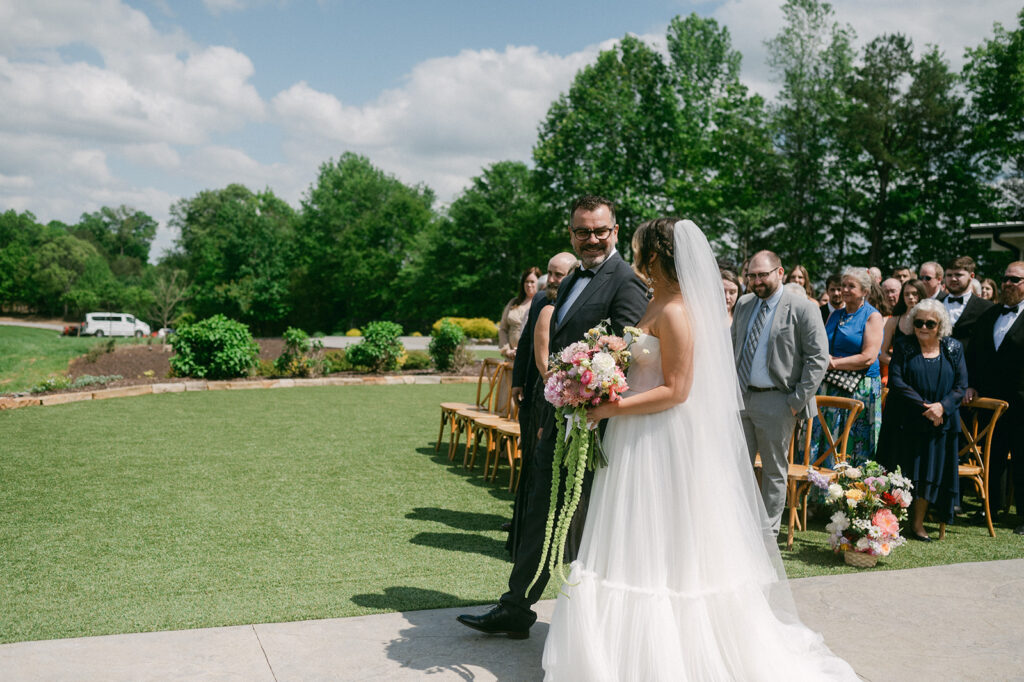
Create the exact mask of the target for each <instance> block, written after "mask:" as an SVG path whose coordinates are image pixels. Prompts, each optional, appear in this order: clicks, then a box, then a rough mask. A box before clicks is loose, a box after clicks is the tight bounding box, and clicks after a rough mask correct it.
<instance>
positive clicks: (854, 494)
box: [846, 488, 864, 502]
mask: <svg viewBox="0 0 1024 682" xmlns="http://www.w3.org/2000/svg"><path fill="white" fill-rule="evenodd" d="M846 499H848V500H853V501H854V502H860V501H861V500H863V499H864V491H863V490H859V489H857V488H850V489H849V490H847V491H846Z"/></svg>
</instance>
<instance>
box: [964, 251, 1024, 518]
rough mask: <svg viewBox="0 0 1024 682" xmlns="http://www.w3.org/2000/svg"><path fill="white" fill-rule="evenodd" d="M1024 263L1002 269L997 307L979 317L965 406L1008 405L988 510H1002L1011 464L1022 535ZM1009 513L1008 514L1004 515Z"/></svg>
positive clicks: (996, 437) (995, 440)
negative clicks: (978, 400) (983, 401)
mask: <svg viewBox="0 0 1024 682" xmlns="http://www.w3.org/2000/svg"><path fill="white" fill-rule="evenodd" d="M1022 312H1024V261H1014V262H1013V263H1010V264H1009V265H1008V266H1006V272H1005V273H1004V275H1003V281H1002V288H1001V290H1000V294H999V304H997V305H993V306H991V307H990V308H988V309H987V310H986V311H985V312H983V313H982V314H981V317H979V318H978V321H977V323H976V324H975V325H974V333H973V334H972V335H971V345H970V346H969V347H968V349H967V381H968V383H969V384H970V388H968V389H967V394H966V395H965V396H964V401H970V400H973V399H974V398H975V396H979V395H980V396H982V397H985V398H998V399H999V400H1005V401H1006V402H1007V403H1009V404H1010V407H1009V409H1008V410H1007V411H1006V413H1005V414H1003V416H1002V417H1000V418H999V421H998V422H997V423H996V430H995V433H994V434H993V437H992V450H991V455H990V459H989V479H988V480H989V505H990V508H991V509H992V513H993V515H997V514H998V513H999V511H1000V510H1002V508H1003V506H1004V504H1005V502H1006V496H1005V493H1004V490H1003V485H1002V482H1001V479H1002V476H1003V473H1004V472H1005V471H1006V467H1007V461H1006V459H1007V455H1008V454H1009V455H1010V458H1011V459H1012V462H1011V463H1010V465H1011V467H1012V479H1011V480H1012V481H1013V488H1014V499H1015V500H1016V505H1017V515H1018V517H1020V522H1021V523H1020V525H1018V526H1017V528H1016V529H1015V530H1014V532H1015V533H1016V534H1017V535H1024V321H1022V320H1024V315H1022V314H1021V313H1022ZM1006 511H1007V512H1009V509H1007V510H1006Z"/></svg>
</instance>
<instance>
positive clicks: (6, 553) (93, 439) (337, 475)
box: [0, 384, 1021, 642]
mask: <svg viewBox="0 0 1024 682" xmlns="http://www.w3.org/2000/svg"><path fill="white" fill-rule="evenodd" d="M473 391H474V387H473V386H472V385H471V384H454V385H453V384H448V385H439V386H438V385H435V386H346V387H318V388H301V389H284V390H276V391H238V392H195V393H180V394H166V395H154V396H145V397H140V398H131V399H122V400H105V401H98V402H86V403H75V404H72V405H62V406H58V407H52V408H29V409H23V410H9V411H5V412H0V429H2V430H3V433H4V437H5V440H6V442H7V443H8V444H9V447H5V448H2V449H0V480H2V481H3V482H4V485H2V486H0V511H2V513H3V518H4V523H3V524H0V594H3V595H4V601H3V618H0V642H14V641H22V640H32V639H48V638H61V637H78V636H86V635H103V634H111V633H121V632H142V631H153V630H174V629H180V628H199V627H212V626H221V625H234V624H245V623H266V622H282V621H293V620H302V619H318V618H338V617H346V616H356V615H364V614H370V613H380V612H385V611H411V610H417V609H430V608H444V607H454V606H464V605H468V604H482V603H487V602H488V601H490V600H493V598H494V596H495V594H496V592H500V591H501V589H502V585H504V584H505V582H506V580H507V578H508V571H509V568H510V565H511V564H510V563H509V562H508V554H507V553H506V551H505V538H506V535H505V534H504V533H503V532H501V530H499V526H500V525H501V523H502V522H503V521H507V520H508V518H509V514H510V506H511V502H512V494H511V493H509V492H508V491H507V490H506V488H505V487H504V486H503V485H501V484H495V483H491V482H488V481H484V480H483V476H482V470H481V468H480V467H477V468H476V469H475V470H474V471H466V470H465V469H463V467H462V457H461V453H459V456H457V457H456V458H455V461H454V462H450V461H449V460H448V457H447V453H446V452H445V447H442V448H441V452H440V453H439V454H437V455H435V454H434V440H433V439H434V437H435V436H436V434H437V405H438V403H440V402H441V401H445V400H461V401H471V400H472V397H473ZM314 414H315V415H316V419H310V415H314ZM125 424H145V425H146V427H145V428H141V429H135V428H127V429H126V428H125ZM396 424H397V425H401V427H400V428H396V426H395V425H396ZM385 433H386V434H387V437H382V434H385ZM973 503H974V501H973V500H970V499H969V500H968V504H967V505H965V507H966V509H965V511H966V512H972V511H974V510H975V509H976V505H974V504H973ZM963 519H964V517H958V519H957V523H956V524H954V525H951V526H949V527H948V528H947V534H946V539H945V540H943V541H942V542H932V543H927V544H926V543H912V544H910V545H907V546H904V547H902V548H901V551H900V552H899V553H895V554H893V555H891V556H889V557H885V558H883V559H882V560H881V561H880V563H879V567H878V568H875V569H871V570H884V569H902V568H913V567H918V566H927V565H933V564H942V563H960V562H968V561H986V560H994V559H1010V558H1019V557H1020V556H1021V545H1020V538H1019V537H1017V536H1015V535H1013V532H1012V524H1011V525H1007V524H996V537H995V538H990V537H988V532H987V529H986V528H985V527H984V526H977V525H970V524H968V523H963V522H962V521H963ZM828 521H829V518H828V514H827V513H825V512H823V511H822V512H820V513H818V514H817V515H816V516H814V517H812V518H811V519H810V521H809V526H810V528H809V529H808V530H805V531H801V532H799V533H797V535H796V541H795V545H794V548H793V551H791V552H785V551H784V552H783V557H784V560H785V563H786V570H787V572H788V574H789V575H790V576H791V577H794V578H800V577H806V576H811V575H820V574H831V573H849V572H853V571H856V570H858V569H853V568H850V567H848V566H845V565H844V564H843V563H842V559H841V558H839V557H836V556H834V555H833V554H831V553H830V552H829V551H828V538H829V534H828V533H827V532H826V531H825V524H826V523H827V522H828ZM384 558H386V560H384ZM556 592H557V586H555V585H553V584H552V585H549V587H548V589H547V591H546V593H545V597H546V598H550V597H553V596H554V595H555V594H556Z"/></svg>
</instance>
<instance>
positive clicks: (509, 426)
mask: <svg viewBox="0 0 1024 682" xmlns="http://www.w3.org/2000/svg"><path fill="white" fill-rule="evenodd" d="M494 430H495V431H497V432H498V433H501V434H504V435H506V436H515V437H516V438H519V436H520V433H519V422H517V421H512V420H511V419H504V420H502V422H501V423H500V424H498V425H497V426H495V427H494Z"/></svg>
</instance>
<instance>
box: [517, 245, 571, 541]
mask: <svg viewBox="0 0 1024 682" xmlns="http://www.w3.org/2000/svg"><path fill="white" fill-rule="evenodd" d="M575 267H576V256H575V255H573V254H571V253H569V252H567V251H563V252H562V253H560V254H558V255H556V256H552V258H551V260H549V261H548V273H547V274H548V281H547V286H546V287H545V289H544V291H538V292H537V294H536V295H535V296H534V297H533V302H532V303H531V304H530V313H529V315H527V317H526V324H524V325H523V333H522V335H521V336H520V337H519V345H518V346H517V347H516V359H515V362H513V364H512V399H513V400H515V401H516V404H517V405H518V406H519V434H520V439H519V442H520V447H521V448H522V452H524V453H530V455H531V456H530V457H523V460H522V463H521V464H520V466H521V467H522V469H521V470H520V472H519V478H520V479H521V480H523V481H529V480H530V478H529V477H530V471H531V469H532V466H531V465H532V464H533V457H532V454H533V448H534V446H536V444H537V436H536V433H537V428H536V427H535V426H534V422H535V419H534V402H535V394H536V392H537V390H538V388H539V389H540V391H541V393H542V394H543V387H542V386H541V385H540V383H539V382H540V372H539V371H538V369H537V363H536V362H534V357H533V332H534V328H535V326H536V324H537V318H538V317H539V316H540V311H541V310H542V309H543V308H544V307H545V306H548V305H553V304H554V296H555V295H556V294H557V293H558V287H559V284H561V282H562V280H563V279H564V278H565V277H566V276H568V274H569V272H570V271H571V270H572V269H573V268H575ZM528 488H529V486H528V485H520V486H519V489H518V490H517V491H516V500H515V502H514V504H513V507H512V521H511V522H509V523H508V524H507V526H508V527H507V529H506V530H508V531H509V536H508V542H506V543H505V549H507V550H508V551H509V552H511V554H512V558H513V560H514V559H515V555H516V543H517V542H518V541H519V534H520V526H521V525H522V516H523V510H524V509H525V507H526V497H527V492H528Z"/></svg>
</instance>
